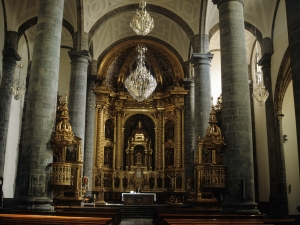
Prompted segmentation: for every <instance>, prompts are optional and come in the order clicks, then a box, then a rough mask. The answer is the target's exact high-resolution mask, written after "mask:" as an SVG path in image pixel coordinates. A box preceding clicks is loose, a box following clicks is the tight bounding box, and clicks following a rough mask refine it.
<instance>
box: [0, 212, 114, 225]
mask: <svg viewBox="0 0 300 225" xmlns="http://www.w3.org/2000/svg"><path fill="white" fill-rule="evenodd" d="M111 220H112V218H110V217H106V218H104V217H102V218H96V217H75V216H71V217H69V216H51V215H24V214H0V224H6V225H10V224H15V225H16V224H24V225H25V224H26V225H27V224H33V225H34V224H42V225H51V224H100V225H108V224H111Z"/></svg>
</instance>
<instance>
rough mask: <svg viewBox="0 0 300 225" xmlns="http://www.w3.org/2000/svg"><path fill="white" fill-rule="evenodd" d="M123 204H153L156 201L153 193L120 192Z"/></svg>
mask: <svg viewBox="0 0 300 225" xmlns="http://www.w3.org/2000/svg"><path fill="white" fill-rule="evenodd" d="M122 201H123V203H124V205H153V204H154V202H155V201H156V194H155V193H122Z"/></svg>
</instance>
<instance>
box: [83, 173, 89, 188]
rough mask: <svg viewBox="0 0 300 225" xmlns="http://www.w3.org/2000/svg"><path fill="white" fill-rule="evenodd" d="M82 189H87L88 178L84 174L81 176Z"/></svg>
mask: <svg viewBox="0 0 300 225" xmlns="http://www.w3.org/2000/svg"><path fill="white" fill-rule="evenodd" d="M82 189H83V190H88V189H89V178H88V177H87V176H86V175H84V176H83V177H82Z"/></svg>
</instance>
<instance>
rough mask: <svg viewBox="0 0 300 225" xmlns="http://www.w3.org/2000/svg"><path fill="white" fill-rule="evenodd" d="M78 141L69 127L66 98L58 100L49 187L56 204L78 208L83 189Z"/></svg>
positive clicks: (52, 140) (52, 139) (80, 150)
mask: <svg viewBox="0 0 300 225" xmlns="http://www.w3.org/2000/svg"><path fill="white" fill-rule="evenodd" d="M81 141H82V140H81V138H79V137H76V136H74V134H73V132H72V126H71V124H70V123H69V112H68V103H67V96H66V100H65V101H61V100H60V96H58V100H57V113H56V127H55V131H54V132H53V134H52V138H51V143H52V146H53V163H51V164H50V165H49V166H50V180H49V184H50V185H51V186H52V188H53V193H54V202H55V204H57V205H59V204H63V205H65V204H68V205H80V203H81V201H82V196H83V194H84V191H85V190H84V189H83V186H82V180H83V178H82V169H83V160H82V148H81Z"/></svg>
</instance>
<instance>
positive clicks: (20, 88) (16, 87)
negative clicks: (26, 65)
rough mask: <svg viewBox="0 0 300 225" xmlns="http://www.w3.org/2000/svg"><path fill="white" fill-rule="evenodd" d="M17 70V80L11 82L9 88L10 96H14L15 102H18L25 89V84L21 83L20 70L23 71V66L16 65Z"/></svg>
mask: <svg viewBox="0 0 300 225" xmlns="http://www.w3.org/2000/svg"><path fill="white" fill-rule="evenodd" d="M18 68H19V78H17V79H15V80H14V81H13V84H12V86H11V87H10V89H11V91H12V94H13V96H14V98H15V99H16V100H19V99H20V97H21V95H22V94H23V93H24V92H25V90H26V88H25V82H24V81H23V79H22V78H21V70H22V69H23V65H22V64H19V65H18Z"/></svg>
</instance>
